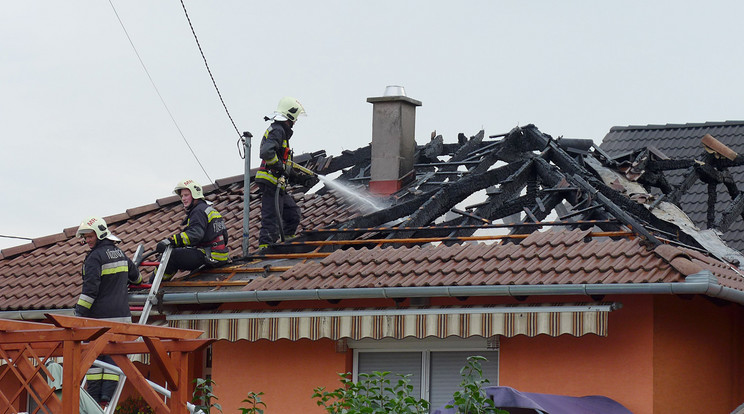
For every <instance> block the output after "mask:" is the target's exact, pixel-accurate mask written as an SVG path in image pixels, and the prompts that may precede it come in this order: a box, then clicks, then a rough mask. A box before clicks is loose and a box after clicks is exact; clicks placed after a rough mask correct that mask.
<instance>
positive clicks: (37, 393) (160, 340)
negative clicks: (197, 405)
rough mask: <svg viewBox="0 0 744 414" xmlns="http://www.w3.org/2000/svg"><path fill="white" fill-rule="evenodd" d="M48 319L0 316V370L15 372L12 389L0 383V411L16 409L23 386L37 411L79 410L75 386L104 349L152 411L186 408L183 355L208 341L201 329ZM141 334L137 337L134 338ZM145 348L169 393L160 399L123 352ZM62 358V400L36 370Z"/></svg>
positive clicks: (183, 410) (186, 377) (65, 413)
mask: <svg viewBox="0 0 744 414" xmlns="http://www.w3.org/2000/svg"><path fill="white" fill-rule="evenodd" d="M46 316H47V318H48V319H49V320H50V321H51V323H37V322H23V321H15V320H7V319H0V359H2V360H3V361H4V362H5V363H6V364H7V365H8V368H7V369H5V370H4V371H3V372H2V374H0V381H2V380H4V379H5V377H6V376H8V375H10V376H13V377H15V378H16V379H17V380H18V382H19V383H20V387H19V388H18V389H17V390H12V391H9V392H8V390H3V389H1V388H0V414H4V413H12V414H15V413H18V411H17V410H16V408H14V404H16V403H17V402H18V401H19V399H20V398H21V396H22V395H24V393H23V392H24V391H26V392H27V393H28V395H30V396H32V398H33V399H34V400H35V401H36V404H38V406H39V409H37V412H49V413H55V414H56V413H62V414H73V413H78V412H79V404H80V386H79V384H80V383H81V381H82V379H83V377H84V376H85V373H86V371H87V370H88V368H90V366H91V365H92V364H93V362H94V361H95V359H96V358H97V357H98V356H99V355H102V354H103V355H110V356H111V357H112V358H113V360H114V361H115V362H116V364H117V365H118V367H119V368H120V369H121V370H122V372H123V373H124V375H126V377H127V381H129V382H130V383H131V384H132V385H133V386H134V388H135V389H136V391H137V393H139V395H141V396H142V397H143V398H144V399H145V401H147V403H148V404H149V405H150V407H152V408H153V410H154V411H155V413H157V414H168V413H186V412H187V408H186V402H187V401H189V400H190V395H188V391H189V383H190V380H191V378H189V375H188V372H189V371H188V367H189V364H188V357H189V354H190V353H192V352H196V351H199V350H201V349H203V348H204V347H205V346H207V345H209V344H210V343H212V342H213V340H211V339H197V338H199V337H200V336H201V334H202V333H203V332H202V331H197V330H191V329H176V328H169V327H158V326H150V325H139V324H131V323H119V322H109V321H104V320H100V319H90V318H79V317H74V316H61V315H52V314H47V315H46ZM140 338H141V339H140ZM148 353H149V354H150V361H151V363H152V364H154V365H156V366H158V368H160V370H161V371H162V372H163V375H164V377H165V380H166V381H167V383H168V385H169V387H170V392H171V397H170V398H169V399H168V403H167V404H166V403H165V402H164V400H163V398H162V397H161V396H159V395H158V394H157V393H156V392H155V390H153V388H152V387H151V385H150V384H149V383H148V382H147V380H146V379H145V377H144V376H143V375H142V374H141V373H140V372H139V370H138V369H137V368H136V367H135V366H134V364H133V363H132V361H131V360H130V359H129V357H128V355H129V354H148ZM52 357H62V358H63V365H64V371H63V381H62V383H63V387H62V400H61V401H60V399H59V398H58V397H57V395H56V394H55V392H54V391H55V389H54V388H53V387H51V386H50V385H49V384H48V382H47V380H46V379H45V377H44V376H42V373H43V374H44V375H45V376H46V377H50V376H51V375H50V373H49V371H48V370H47V369H46V366H45V363H46V362H47V360H49V358H52Z"/></svg>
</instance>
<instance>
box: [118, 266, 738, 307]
mask: <svg viewBox="0 0 744 414" xmlns="http://www.w3.org/2000/svg"><path fill="white" fill-rule="evenodd" d="M618 294H619V295H630V294H657V295H661V294H669V295H694V294H698V295H707V296H711V297H716V298H721V299H725V300H728V301H730V302H734V303H738V304H742V305H744V292H742V291H739V290H735V289H732V288H727V287H723V286H721V285H719V284H718V279H717V278H716V277H715V276H714V275H713V274H712V273H711V272H710V271H708V270H703V271H701V272H698V273H695V274H693V275H690V276H688V277H687V278H685V282H683V283H633V284H623V285H608V284H579V285H537V286H529V285H493V286H427V287H391V288H350V289H312V290H266V291H235V292H190V293H166V294H165V295H163V299H162V300H163V304H166V305H168V304H170V305H185V304H208V303H210V304H211V303H230V302H269V301H289V300H339V299H393V298H413V297H462V296H512V297H513V296H548V295H583V296H593V295H618ZM146 299H147V295H131V296H130V297H129V303H130V304H133V305H136V304H142V303H144V302H145V300H146Z"/></svg>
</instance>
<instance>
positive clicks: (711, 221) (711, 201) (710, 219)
mask: <svg viewBox="0 0 744 414" xmlns="http://www.w3.org/2000/svg"><path fill="white" fill-rule="evenodd" d="M717 200H718V186H717V185H716V184H715V183H709V184H708V214H707V217H706V218H707V226H708V228H709V229H710V228H713V226H715V223H716V201H717Z"/></svg>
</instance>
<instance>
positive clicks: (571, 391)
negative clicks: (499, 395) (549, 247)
mask: <svg viewBox="0 0 744 414" xmlns="http://www.w3.org/2000/svg"><path fill="white" fill-rule="evenodd" d="M604 300H605V301H616V302H620V303H622V304H623V307H622V309H619V310H616V311H613V312H610V314H609V322H608V336H607V337H598V336H595V335H585V336H582V337H574V336H570V335H561V336H558V337H550V336H547V335H539V336H536V337H533V338H529V337H526V336H523V335H520V336H516V337H513V338H502V339H501V353H500V360H499V385H504V386H509V387H513V388H515V389H517V390H520V391H525V392H538V393H548V394H563V395H572V396H584V395H604V396H606V397H609V398H612V399H614V400H615V401H617V402H619V403H621V404H623V405H624V406H625V407H626V408H628V409H629V410H630V411H632V412H633V413H635V414H651V413H652V412H654V411H653V408H654V406H653V398H654V395H653V379H652V370H653V361H654V359H653V352H654V335H653V323H654V320H653V299H652V297H651V296H641V297H631V296H622V297H606V298H605V299H604ZM680 412H693V411H680Z"/></svg>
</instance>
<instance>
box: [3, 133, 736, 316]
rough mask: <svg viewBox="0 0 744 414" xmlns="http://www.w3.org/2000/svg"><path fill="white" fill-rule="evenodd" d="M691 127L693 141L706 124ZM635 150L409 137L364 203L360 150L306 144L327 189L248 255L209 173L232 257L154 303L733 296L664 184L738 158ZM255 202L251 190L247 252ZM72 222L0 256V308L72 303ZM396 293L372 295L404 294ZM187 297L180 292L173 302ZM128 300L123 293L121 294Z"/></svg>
mask: <svg viewBox="0 0 744 414" xmlns="http://www.w3.org/2000/svg"><path fill="white" fill-rule="evenodd" d="M700 132H701V133H703V135H701V136H700V137H698V140H700V139H701V138H702V136H704V134H705V132H704V131H700ZM709 142H711V141H709ZM699 145H700V148H701V150H702V148H703V147H702V145H701V144H699ZM644 150H645V152H643V151H641V152H638V153H635V152H632V154H631V155H624V154H620V155H621V156H620V157H616V156H615V155H613V153H611V152H609V151H605V150H603V149H602V148H600V147H597V146H595V145H594V144H593V143H592V142H591V141H590V140H569V139H562V138H557V139H554V138H553V137H552V136H550V135H548V134H545V133H542V132H541V131H539V130H538V128H537V127H535V126H534V125H527V126H524V127H517V128H514V129H513V130H511V131H509V132H508V133H504V134H500V135H493V136H490V137H486V136H485V133H484V132H483V131H481V132H479V133H478V134H476V135H475V136H472V137H469V138H468V137H466V136H465V135H463V134H460V136H458V139H457V142H456V143H445V142H444V139H443V137H441V136H435V137H433V138H432V139H431V141H430V142H428V143H426V144H425V145H420V146H418V147H417V150H416V154H415V160H416V161H415V164H414V170H413V171H412V172H411V173H410V174H407V175H406V176H405V177H404V181H403V182H402V183H401V184H402V185H401V189H400V190H399V191H397V192H395V193H394V194H391V195H390V196H387V197H384V198H378V199H377V200H376V204H379V206H378V207H375V208H370V205H369V204H368V203H366V202H365V201H364V200H361V199H355V198H347V197H346V196H345V195H344V194H343V193H342V192H340V191H338V188H340V187H343V188H346V189H351V192H352V193H353V192H357V193H364V191H365V189H366V188H367V186H368V184H369V181H370V176H369V171H370V163H371V159H370V158H371V156H370V154H371V151H370V146H366V147H363V148H360V149H358V150H356V151H346V152H344V153H343V154H341V155H340V156H335V157H334V156H327V155H326V154H325V153H324V152H322V151H320V152H318V153H314V154H305V156H304V158H303V157H298V158H297V159H298V160H300V159H302V163H303V165H305V166H306V167H310V168H312V169H313V170H315V171H317V172H319V173H321V174H326V175H329V176H330V174H333V173H335V174H339V176H338V177H337V178H336V179H335V183H337V184H338V185H331V184H330V183H329V184H327V185H325V186H324V187H322V188H320V189H319V190H318V191H316V192H315V193H312V194H300V202H299V204H300V207H301V208H302V211H303V221H302V224H301V226H302V227H301V228H302V230H303V231H302V233H301V234H300V237H298V238H296V239H292V240H291V241H287V242H284V243H277V244H275V245H273V246H271V247H270V249H268V250H266V251H264V252H263V253H262V254H261V255H255V254H253V255H249V256H247V257H242V254H241V240H240V235H241V234H242V208H243V199H242V183H243V177H242V176H236V177H232V178H230V179H226V180H218V181H217V183H216V184H215V185H212V186H206V187H205V192H206V193H207V194H208V195H207V199H208V200H209V201H212V202H214V203H215V207H216V208H217V209H218V210H219V211H220V212H222V214H223V216H224V217H225V218H226V222H227V223H228V225H229V229H230V235H231V240H230V243H229V246H230V249H231V252H232V254H231V257H232V259H233V262H232V263H231V264H230V265H229V266H226V267H223V268H216V269H208V270H203V271H200V272H196V273H194V274H189V275H186V274H180V275H179V276H178V277H177V278H176V279H174V280H173V281H171V282H166V283H164V284H163V293H164V295H163V296H162V298H163V301H165V303H166V304H168V302H169V301H171V302H170V304H175V305H177V304H178V303H207V302H208V301H210V300H213V301H215V302H217V303H219V301H227V300H228V299H226V297H225V296H220V294H222V293H225V292H233V293H235V294H236V296H234V298H238V299H236V301H237V300H240V301H252V300H253V301H272V300H289V299H292V298H294V299H340V298H348V297H350V296H349V295H357V296H356V297H359V298H364V297H367V296H365V293H364V292H367V291H373V290H374V289H393V290H395V289H406V288H417V289H418V288H432V289H438V288H442V289H440V291H439V292H441V293H432V292H430V291H427V292H424V291H420V292H419V293H420V294H421V295H422V296H425V295H431V296H436V295H440V294H441V295H445V294H447V295H454V296H458V295H463V296H467V295H477V294H495V295H500V294H503V295H508V296H515V297H517V296H523V295H526V294H553V295H555V294H561V293H560V292H565V294H571V295H575V294H584V295H587V294H608V293H613V292H614V293H632V292H635V293H699V294H707V295H709V296H716V297H722V298H724V299H726V300H729V301H733V302H737V303H744V293H743V292H744V283H742V281H743V280H744V277H742V274H741V271H740V270H739V266H740V265H741V264H743V263H744V257H742V255H741V253H740V252H739V251H737V250H736V249H731V248H730V247H728V246H727V245H726V244H725V243H724V242H723V241H722V240H721V239H720V238H719V237H718V234H717V232H715V231H712V230H711V231H708V232H706V231H705V230H701V229H700V228H699V227H697V226H695V224H694V223H692V222H691V221H690V220H689V219H688V218H687V216H686V214H685V213H684V210H683V208H682V207H684V205H682V204H681V203H679V202H678V199H679V198H678V197H679V196H681V195H684V194H685V193H686V191H687V188H684V185H674V184H673V183H672V184H669V182H671V181H664V179H663V178H664V177H666V174H667V173H668V171H677V170H678V169H680V167H679V165H682V168H687V169H692V172H693V173H692V174H687V175H685V182H688V181H693V182H696V181H699V180H700V179H701V176H702V177H704V178H703V179H705V180H708V181H711V176H712V177H714V178H713V180H715V177H719V178H721V180H722V182H723V181H725V180H726V177H727V174H728V173H727V171H729V170H732V171H734V170H738V169H740V165H741V161H742V160H741V159H740V158H741V157H734V159H733V160H731V159H729V158H721V157H717V156H716V155H715V153H711V152H705V151H701V153H700V154H698V156H696V157H688V158H684V159H682V160H679V163H678V164H672V163H668V162H667V163H664V162H662V161H668V160H669V159H671V157H665V156H663V154H660V153H659V151H657V150H655V149H653V148H652V149H649V148H648V147H646V148H645V149H644ZM719 150H720V148H719ZM643 154H645V159H644V156H643ZM729 155H730V154H729ZM724 160H725V161H724ZM698 165H704V166H707V167H705V168H700V170H701V171H703V172H707V173H706V174H702V173H701V174H697V173H695V171H697V170H698V169H697V168H696V166H698ZM665 168H666V169H665ZM710 169H712V170H713V173H714V172H715V171H718V172H719V175H715V174H712V173H711V171H709V170H710ZM665 183H667V184H668V185H665ZM685 185H686V184H685ZM339 186H340V187H339ZM654 186H656V187H654ZM655 188H658V189H656V190H655ZM661 194H666V195H665V196H664V197H662V196H661ZM720 201H724V200H720ZM731 204H732V203H729V206H728V207H726V208H725V209H724V210H723V211H724V214H723V216H722V217H724V216H725V218H726V220H730V221H732V222H735V223H740V222H741V210H738V211H737V209H736V208H733V209H732V208H731V207H730V205H731ZM258 209H259V200H258V199H257V198H255V197H254V195H253V194H252V201H251V220H250V222H251V224H250V227H251V230H250V231H251V235H252V239H251V246H252V249H251V251H253V249H255V247H256V246H255V245H256V241H255V239H256V235H257V230H258V226H259V212H258ZM182 218H183V209H182V208H181V207H180V204H179V203H178V200H177V198H176V197H175V196H172V197H168V198H165V199H161V200H158V201H157V202H156V203H154V204H153V205H150V206H143V207H141V208H137V209H130V210H128V211H127V212H126V213H123V214H121V215H118V216H113V217H110V218H106V219H107V221H109V222H110V223H111V229H112V232H114V234H117V235H118V236H119V237H121V238H122V239H124V242H123V245H122V247H123V249H124V250H125V252H127V253H129V254H132V253H133V252H134V249H135V247H136V245H137V244H138V243H140V242H144V243H145V248H146V250H149V249H154V246H155V243H156V242H157V241H158V240H161V239H162V238H164V237H166V236H167V235H169V234H171V233H173V232H175V231H177V230H178V229H179V227H180V223H181V219H182ZM726 223H727V221H721V222H720V223H718V224H726ZM74 232H75V228H69V229H66V230H65V231H64V233H62V234H60V235H54V236H49V237H48V238H43V239H39V240H34V241H33V242H32V243H31V244H30V245H26V246H19V247H16V248H11V249H5V250H3V251H2V258H0V285H2V286H4V288H3V289H2V290H0V299H2V300H1V301H0V302H2V305H1V306H2V308H1V309H0V310H31V309H54V308H70V307H72V306H73V305H74V303H75V300H76V298H77V295H78V294H79V283H80V280H79V279H80V276H79V268H80V265H81V264H82V261H83V257H84V254H85V250H86V249H85V248H84V247H83V246H82V245H80V244H79V243H78V242H77V241H76V240H75V239H74V238H73V237H74ZM618 287H621V288H622V289H625V290H622V289H618ZM655 287H658V288H659V289H655ZM465 288H467V289H465ZM693 288H694V289H693ZM458 289H465V290H458ZM589 290H591V291H592V292H594V293H588V292H589ZM445 291H446V293H444V292H445ZM241 292H242V293H241ZM303 292H304V293H303ZM397 292H398V293H392V292H389V291H385V292H383V293H382V296H379V297H392V296H391V295H398V294H399V295H401V297H411V295H412V293H411V291H405V290H403V291H397ZM479 292H481V293H479ZM499 292H501V293H499ZM582 292H583V293H582ZM297 293H301V294H297ZM419 293H416V294H419ZM465 293H467V295H465ZM179 295H180V296H179ZM189 295H193V299H188V300H184V299H183V298H186V297H189ZM197 295H201V296H199V297H198V298H196V296H197ZM205 295H207V296H208V295H212V296H209V297H211V298H212V299H205V298H206V297H207V296H205ZM251 295H252V296H251ZM142 296H144V295H142V294H139V295H138V294H135V295H134V296H133V301H132V303H137V301H141V300H142ZM179 301H181V302H179ZM215 302H212V303H215Z"/></svg>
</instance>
